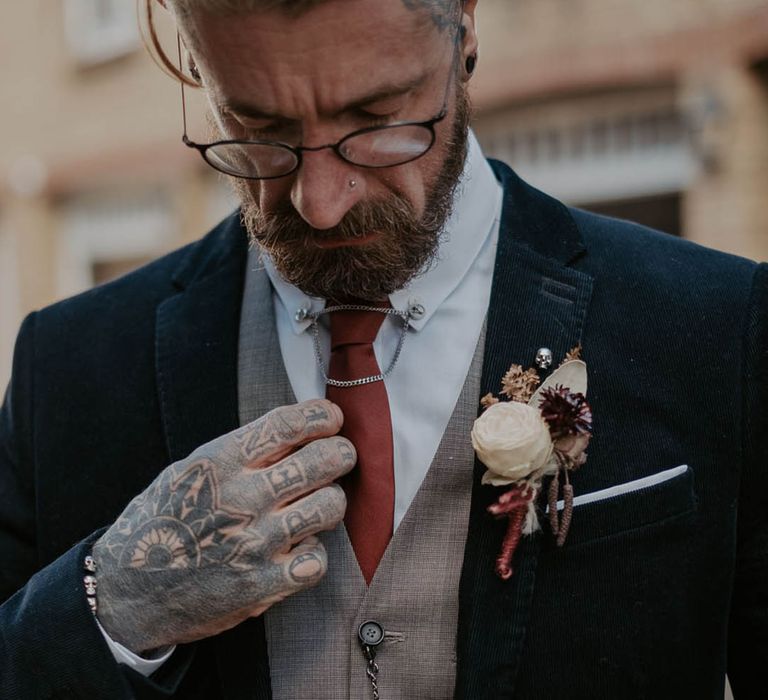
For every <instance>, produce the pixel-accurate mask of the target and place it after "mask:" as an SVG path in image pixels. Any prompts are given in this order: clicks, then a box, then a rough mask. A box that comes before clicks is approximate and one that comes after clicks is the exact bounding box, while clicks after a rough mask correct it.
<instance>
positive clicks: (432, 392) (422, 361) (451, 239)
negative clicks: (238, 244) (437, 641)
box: [102, 132, 503, 675]
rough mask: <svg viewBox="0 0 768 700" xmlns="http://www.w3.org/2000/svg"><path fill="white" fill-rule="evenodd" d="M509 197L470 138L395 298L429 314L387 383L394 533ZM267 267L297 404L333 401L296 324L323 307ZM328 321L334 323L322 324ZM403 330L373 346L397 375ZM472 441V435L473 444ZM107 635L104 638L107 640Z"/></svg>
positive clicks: (462, 349) (466, 342)
mask: <svg viewBox="0 0 768 700" xmlns="http://www.w3.org/2000/svg"><path fill="white" fill-rule="evenodd" d="M502 195H503V191H502V188H501V185H500V184H499V183H498V182H497V180H496V178H495V176H494V174H493V171H492V170H491V167H490V165H489V164H488V162H487V161H486V160H485V157H484V156H483V153H482V151H481V149H480V145H479V144H478V143H477V140H476V138H475V136H474V134H473V133H471V132H470V137H469V150H468V154H467V161H466V164H465V167H464V172H463V174H462V179H461V184H460V185H459V188H458V189H457V191H456V197H455V201H454V208H453V213H452V215H451V217H450V218H449V220H448V221H447V222H446V226H445V233H444V238H443V240H442V241H441V244H440V251H439V257H438V260H437V261H436V263H435V264H433V266H432V267H431V268H430V269H429V270H427V271H426V272H425V273H424V274H422V275H420V276H419V277H417V278H416V279H414V280H413V281H412V282H411V283H410V284H409V286H408V287H407V288H405V289H402V290H400V291H397V292H395V293H393V294H391V295H390V297H389V300H390V303H391V304H392V307H393V308H395V309H403V310H405V309H408V308H409V307H411V306H412V305H414V304H420V305H421V306H423V308H424V314H423V316H421V317H420V318H411V319H410V320H409V327H408V332H407V334H406V337H405V342H404V344H403V347H402V352H401V354H400V358H399V359H398V361H397V364H396V365H395V368H394V371H393V372H392V374H391V375H389V376H388V377H387V378H386V379H385V380H384V384H385V386H386V388H387V395H388V398H389V408H390V413H391V417H392V437H393V445H394V476H395V528H397V527H398V526H399V524H400V522H401V521H402V519H403V517H404V516H405V513H406V511H407V510H408V508H409V506H410V505H411V502H412V501H413V499H414V497H415V496H416V492H417V491H418V489H419V486H421V482H422V481H423V480H424V477H425V476H426V474H427V471H428V470H429V467H430V465H431V463H432V460H433V458H434V456H435V453H436V452H437V448H438V446H439V444H440V441H441V440H442V437H443V433H444V432H445V429H446V427H447V425H448V421H449V420H450V417H451V415H452V414H453V409H454V407H455V405H456V401H457V400H458V398H459V394H460V393H461V390H462V387H463V386H464V381H465V379H466V376H467V372H468V371H469V366H470V364H471V362H472V358H473V356H474V353H475V348H476V346H477V342H478V339H479V337H480V331H481V330H482V327H483V323H484V322H485V316H486V312H487V310H488V303H489V300H490V295H491V282H492V278H493V267H494V262H495V259H496V246H497V244H498V237H499V226H500V220H501V205H502ZM262 263H263V265H264V267H265V269H266V272H267V275H268V276H269V279H270V282H271V283H272V289H273V296H272V301H273V304H274V310H275V322H276V325H277V334H278V340H279V343H280V352H281V353H282V356H283V363H284V365H285V370H286V372H287V374H288V380H289V381H290V383H291V387H292V389H293V393H294V395H295V397H296V400H297V401H306V400H308V399H313V398H319V397H323V396H325V384H324V380H323V376H322V374H321V373H320V370H319V368H318V366H317V362H316V359H315V352H314V347H313V339H312V333H311V331H310V325H311V323H310V321H308V320H304V321H299V320H296V312H297V311H298V310H299V309H305V310H312V311H320V310H322V309H323V308H324V307H325V300H323V299H314V298H309V297H307V296H306V295H305V294H304V293H302V292H301V291H300V290H299V289H297V288H296V287H294V286H292V285H290V284H288V283H287V282H286V281H285V280H284V279H282V277H280V275H279V274H278V273H277V271H276V270H275V268H274V266H273V265H272V262H271V260H270V259H269V257H268V256H267V255H265V254H263V253H259V251H252V252H251V254H250V255H249V260H248V270H249V272H250V271H251V270H255V269H257V268H258V267H259V266H260V265H262ZM322 318H327V317H322ZM319 325H320V349H321V354H322V358H323V362H324V369H325V370H326V371H327V368H328V358H329V355H330V337H329V332H328V330H327V324H325V325H323V324H322V323H321V324H319ZM401 329H402V320H401V319H400V318H399V317H396V316H388V317H387V318H386V319H385V321H384V323H383V324H382V327H381V330H380V331H379V334H378V336H377V338H376V341H375V342H374V346H373V348H374V353H375V354H376V358H377V360H378V363H379V366H380V367H381V368H382V369H384V368H386V367H388V366H389V364H390V362H391V360H392V357H393V356H394V353H395V351H396V349H397V345H398V341H399V339H400V335H401ZM467 440H469V435H467ZM102 632H103V630H102ZM104 636H105V637H106V639H107V643H108V644H109V646H110V649H111V650H112V653H113V655H114V657H115V659H116V660H117V661H118V662H120V663H126V664H129V665H130V666H131V667H132V668H134V669H135V670H137V671H138V672H139V673H143V674H144V675H149V674H150V673H152V672H153V671H155V670H157V669H158V668H159V667H160V666H161V665H162V664H163V663H164V662H165V661H166V660H167V659H168V658H169V657H170V655H171V653H172V652H173V649H171V650H169V651H168V652H167V653H166V654H164V655H163V656H162V657H160V658H158V659H154V660H147V659H143V658H141V657H139V656H137V655H136V654H133V653H131V652H130V651H129V650H127V649H126V648H125V647H122V646H120V645H117V644H116V643H115V642H114V641H112V640H111V639H110V638H109V637H108V636H107V635H106V633H104Z"/></svg>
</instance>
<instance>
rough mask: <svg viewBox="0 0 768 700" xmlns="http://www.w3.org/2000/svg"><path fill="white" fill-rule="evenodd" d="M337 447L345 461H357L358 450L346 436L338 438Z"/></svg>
mask: <svg viewBox="0 0 768 700" xmlns="http://www.w3.org/2000/svg"><path fill="white" fill-rule="evenodd" d="M336 449H337V450H338V451H339V453H340V454H341V457H342V459H343V460H344V462H345V463H349V462H355V461H357V450H355V448H354V445H352V443H351V442H350V441H349V440H347V439H346V438H337V440H336Z"/></svg>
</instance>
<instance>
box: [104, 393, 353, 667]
mask: <svg viewBox="0 0 768 700" xmlns="http://www.w3.org/2000/svg"><path fill="white" fill-rule="evenodd" d="M342 421H343V417H342V414H341V411H340V410H339V408H338V407H337V406H335V405H334V404H332V403H330V402H329V401H324V400H316V401H308V402H305V403H302V404H298V405H296V406H285V407H282V408H277V409H275V410H274V411H271V412H270V413H268V414H267V415H265V416H263V417H262V418H260V419H258V420H257V421H255V422H254V423H251V424H250V425H247V426H245V427H242V428H240V429H238V430H235V431H234V432H232V433H229V434H228V435H224V436H222V437H220V438H217V439H216V440H213V441H211V442H209V443H207V444H206V445H203V446H202V447H200V448H198V449H197V450H195V452H193V453H192V454H191V455H190V456H189V457H188V458H186V459H184V460H181V461H180V462H176V463H175V464H172V465H171V466H169V467H167V468H166V469H165V470H164V471H162V472H161V473H160V475H159V476H158V477H157V479H155V481H154V482H152V484H151V485H150V486H149V488H148V489H147V490H146V491H144V493H142V494H141V495H139V496H137V497H136V498H134V499H133V501H131V503H130V504H129V505H128V507H127V508H126V509H125V511H124V512H123V513H122V515H121V516H120V517H119V518H118V519H117V521H116V522H115V523H114V524H113V525H112V527H111V528H110V529H109V530H108V531H107V532H106V533H105V534H104V535H103V536H102V537H101V539H99V541H98V542H97V543H96V545H95V546H94V549H93V557H94V559H95V561H96V564H97V567H98V571H97V574H96V575H97V579H98V593H97V599H98V605H99V612H98V618H99V622H100V623H101V624H102V626H103V627H104V628H105V629H106V631H107V633H108V634H109V635H110V637H112V638H113V639H114V640H116V641H118V642H120V643H121V644H123V645H124V646H126V647H128V648H129V649H131V650H132V651H134V652H137V653H140V652H142V651H146V650H148V649H153V648H156V647H159V646H164V645H168V644H177V643H183V642H191V641H195V640H197V639H202V638H204V637H210V636H213V635H215V634H218V633H219V632H223V631H224V630H226V629H229V628H230V627H234V626H235V625H237V624H239V623H240V622H242V621H243V620H245V619H246V618H248V617H252V616H257V615H261V614H262V613H263V612H264V611H265V610H266V609H267V608H269V607H270V606H271V605H273V604H275V603H277V602H278V601H280V600H283V599H284V598H286V597H287V596H289V595H291V594H292V593H295V592H297V591H300V590H302V589H304V588H308V587H310V586H313V585H314V584H316V583H317V582H318V581H319V580H320V579H321V578H322V576H323V575H324V574H325V571H326V569H327V560H326V553H325V549H324V548H323V546H322V544H321V543H320V541H319V540H318V539H317V538H316V537H314V536H313V535H314V534H315V533H317V532H320V531H322V530H331V529H333V528H334V527H335V526H336V525H337V524H338V523H339V522H340V521H341V520H342V519H343V517H344V511H345V509H346V499H345V497H344V492H343V491H342V490H341V488H340V487H339V486H338V485H336V484H333V483H332V482H333V481H334V480H336V479H338V478H339V477H340V476H342V475H343V474H345V473H347V472H348V471H349V470H350V469H352V467H353V466H354V464H355V460H356V455H355V450H354V447H352V444H351V443H350V442H349V441H348V440H346V439H345V438H342V437H338V436H336V437H333V436H335V435H336V433H337V432H338V431H339V429H340V428H341V424H342Z"/></svg>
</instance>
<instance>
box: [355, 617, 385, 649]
mask: <svg viewBox="0 0 768 700" xmlns="http://www.w3.org/2000/svg"><path fill="white" fill-rule="evenodd" d="M357 634H358V636H359V637H360V641H361V642H362V643H363V644H366V645H367V646H369V647H375V646H378V645H379V644H381V643H382V641H384V628H383V627H382V626H381V625H380V624H379V623H378V622H376V621H374V620H367V621H366V622H364V623H363V624H362V625H360V629H359V630H358V633H357Z"/></svg>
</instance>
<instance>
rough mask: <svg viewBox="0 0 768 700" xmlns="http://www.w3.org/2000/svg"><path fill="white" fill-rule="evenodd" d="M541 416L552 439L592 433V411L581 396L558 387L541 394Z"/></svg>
mask: <svg viewBox="0 0 768 700" xmlns="http://www.w3.org/2000/svg"><path fill="white" fill-rule="evenodd" d="M541 396H542V401H541V405H540V407H539V408H540V409H541V415H542V417H543V418H544V420H545V421H546V422H547V424H548V425H549V429H550V431H551V433H552V438H553V439H554V440H558V439H560V438H564V437H567V436H568V435H587V434H591V433H592V409H591V408H590V406H589V404H588V403H587V399H586V398H585V397H584V395H583V394H572V393H571V392H570V391H569V390H568V389H567V388H565V387H562V386H560V385H558V386H556V387H554V388H549V389H545V390H544V391H543V392H542V395H541Z"/></svg>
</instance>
